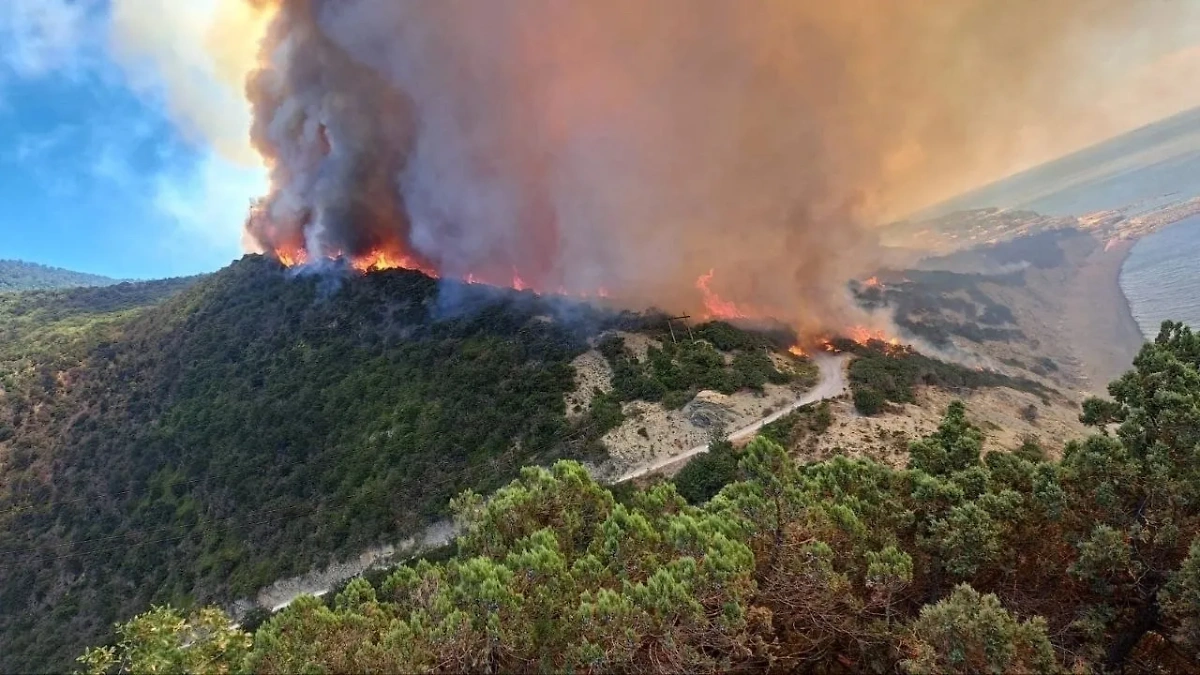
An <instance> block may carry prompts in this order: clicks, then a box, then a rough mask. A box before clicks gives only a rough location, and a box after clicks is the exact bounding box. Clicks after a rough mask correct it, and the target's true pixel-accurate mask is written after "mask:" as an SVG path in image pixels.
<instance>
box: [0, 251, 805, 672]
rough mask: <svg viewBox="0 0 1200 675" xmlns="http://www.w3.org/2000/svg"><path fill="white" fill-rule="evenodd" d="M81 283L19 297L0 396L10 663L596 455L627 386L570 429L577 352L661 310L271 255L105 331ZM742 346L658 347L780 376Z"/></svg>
mask: <svg viewBox="0 0 1200 675" xmlns="http://www.w3.org/2000/svg"><path fill="white" fill-rule="evenodd" d="M115 288H119V287H115ZM136 288H141V287H131V288H130V289H128V290H127V291H125V292H128V293H134V292H135V290H133V289H136ZM89 292H94V293H107V292H116V291H113V290H112V289H102V290H101V291H89ZM78 293H82V291H80V292H75V294H65V295H60V296H54V297H50V296H36V295H35V296H25V295H18V296H15V299H14V300H13V301H12V302H11V303H10V305H11V306H10V305H0V312H6V314H5V315H4V316H3V317H2V318H0V326H6V327H7V326H9V320H10V317H14V318H20V321H21V323H20V325H21V326H23V328H21V329H20V330H19V331H17V332H16V333H14V334H13V335H12V340H11V341H10V342H7V343H5V344H6V345H7V347H6V351H5V352H4V354H8V357H7V358H9V360H10V362H11V363H12V364H15V365H9V362H6V364H5V370H4V373H3V374H4V377H5V378H6V379H5V383H4V389H3V393H2V397H0V430H2V431H0V433H2V434H3V435H2V436H0V461H2V463H0V472H2V473H0V541H3V542H4V543H3V545H0V643H3V644H4V645H5V649H4V650H2V652H0V670H4V671H14V670H21V671H25V670H30V669H34V668H47V669H62V668H65V667H69V665H70V661H69V659H70V658H71V657H72V656H73V655H74V654H75V653H77V652H78V648H79V647H80V646H81V645H82V644H85V643H87V642H91V641H95V640H97V639H101V638H102V636H104V635H106V634H107V633H108V632H109V631H110V630H111V626H112V624H113V622H115V621H116V620H117V619H120V618H124V617H127V616H129V615H131V614H132V613H134V612H137V611H142V610H144V609H146V608H147V607H148V606H149V605H150V603H152V602H155V603H162V602H173V603H176V604H180V605H185V606H186V605H190V604H192V603H193V602H197V601H228V600H232V599H233V598H235V597H239V596H245V595H249V594H252V593H254V592H255V591H257V590H258V589H259V588H261V587H262V586H264V585H266V584H268V583H270V582H272V581H274V580H275V579H277V578H280V577H286V576H291V575H295V574H298V573H301V572H305V571H308V570H309V569H311V568H312V567H313V566H314V565H317V564H323V563H325V562H328V561H329V559H330V558H332V557H345V556H348V555H357V554H358V553H360V552H361V550H362V549H364V548H366V547H368V546H371V545H374V544H376V543H379V542H381V541H394V540H395V538H399V537H401V536H403V535H406V534H408V533H411V532H412V531H413V530H414V529H416V528H417V527H419V526H420V525H422V524H423V523H425V522H427V521H429V520H432V519H435V518H438V517H441V516H442V515H443V514H444V513H445V509H446V503H447V501H448V500H449V498H450V497H451V496H453V495H455V494H457V493H459V492H460V491H462V490H464V489H467V488H472V489H476V490H480V491H485V492H486V491H491V490H493V489H495V488H497V487H498V486H500V485H502V484H503V483H504V482H506V481H507V480H509V479H511V478H512V477H514V476H515V475H516V474H517V471H518V469H519V467H521V466H523V465H526V464H536V463H544V462H549V461H550V460H552V459H555V458H559V457H564V456H567V457H570V456H582V455H585V454H588V453H594V452H597V451H598V450H599V448H597V447H596V440H597V439H598V438H599V437H600V436H601V435H603V434H604V432H605V431H607V430H608V429H609V428H611V427H612V426H614V425H615V424H619V423H620V421H621V415H622V413H621V405H620V404H621V402H622V400H623V399H622V396H623V395H622V394H620V393H617V394H614V395H609V396H603V397H597V398H596V400H595V401H594V402H593V407H592V410H591V411H590V412H587V411H585V414H583V415H582V416H580V417H579V418H578V419H575V420H574V421H570V422H569V421H568V420H567V418H566V415H565V412H566V411H565V402H564V394H566V393H567V392H569V391H571V390H572V389H574V387H575V374H574V370H573V369H572V367H571V365H570V364H571V361H572V359H573V358H575V357H576V356H578V355H579V354H581V353H583V352H584V351H586V350H588V349H590V348H591V347H590V344H589V339H590V338H594V337H596V336H597V335H599V334H600V333H601V332H602V331H603V330H605V329H608V328H619V329H624V330H646V329H647V326H648V322H649V323H653V322H655V321H657V319H654V318H647V317H642V316H634V315H629V314H614V313H611V312H607V311H604V310H600V309H596V308H593V307H590V306H587V305H579V304H576V303H573V302H569V301H566V300H562V299H541V298H538V297H537V296H534V295H533V294H532V293H528V292H525V293H517V292H513V291H507V290H497V289H493V288H490V287H483V286H474V285H468V284H457V283H454V282H446V283H438V282H436V281H434V280H432V279H429V278H428V277H426V276H423V275H421V274H419V273H416V272H408V271H402V270H397V271H389V272H381V273H373V274H370V275H366V276H362V275H343V276H339V275H337V274H324V275H305V274H301V275H296V274H293V273H290V272H287V271H285V270H283V269H282V268H281V267H279V265H278V264H276V263H274V262H271V261H269V260H267V259H264V258H261V257H256V256H250V257H247V258H246V259H244V260H242V261H241V262H239V263H236V264H234V265H233V266H231V267H230V268H227V269H225V270H222V271H221V272H218V273H216V274H214V275H211V276H209V277H208V278H206V279H204V280H202V281H200V282H199V283H197V284H195V285H194V286H192V287H190V288H187V289H186V290H184V291H182V292H180V293H179V294H178V295H175V296H174V297H171V298H170V299H169V300H166V301H165V302H162V303H160V304H157V305H156V306H151V307H146V308H141V309H136V308H134V307H133V306H131V307H130V308H128V310H125V309H122V308H121V307H120V306H113V307H111V308H109V309H111V310H112V311H110V312H108V313H105V314H103V317H104V318H103V320H102V321H101V320H100V319H90V318H88V317H90V316H91V314H89V313H88V312H89V311H90V310H89V309H87V308H88V307H90V306H91V303H92V302H94V301H95V302H98V300H95V298H93V299H92V300H87V299H86V297H88V296H81V295H79V294H78ZM96 297H104V298H106V297H108V296H107V295H101V296H96ZM118 304H119V303H118ZM74 305H81V306H82V308H81V309H79V311H76V310H75V309H72V307H73V306H74ZM30 307H32V309H31V308H30ZM59 314H61V316H59ZM21 317H23V318H21ZM56 321H57V323H56ZM96 322H99V324H100V325H92V324H93V323H96ZM720 330H721V331H723V332H727V331H725V329H720ZM735 333H736V331H735ZM746 344H750V343H749V342H747V343H746ZM785 344H786V343H785ZM726 347H727V349H729V350H730V351H729V352H728V353H727V354H726V353H723V352H721V351H720V350H718V349H717V348H716V347H712V346H705V345H704V344H697V345H694V346H690V347H689V348H688V349H687V350H686V353H684V352H681V353H680V354H676V355H674V356H669V355H664V356H663V357H662V358H663V359H670V358H673V359H676V361H677V362H678V363H679V367H680V368H685V367H686V368H690V370H687V371H686V372H688V373H689V376H694V377H695V381H696V382H697V383H704V382H708V381H718V380H719V381H721V382H733V383H741V384H737V385H736V386H745V385H753V384H754V383H755V382H757V378H760V377H768V376H770V377H778V376H779V375H778V373H776V371H774V369H770V371H769V372H760V371H761V370H762V364H761V363H759V362H758V360H755V359H753V358H749V359H748V358H746V357H741V358H739V357H738V355H737V353H738V351H739V349H737V348H735V347H732V346H729V345H726ZM760 347H761V346H760V345H758V344H757V343H755V344H754V348H755V349H759V348H760ZM747 349H749V347H748V348H747ZM705 350H708V351H709V352H711V355H709V356H705V355H704V354H700V352H703V351H705ZM706 353H707V352H706ZM697 354H700V356H704V358H700V357H699V356H697ZM2 355H3V354H0V356H2ZM726 355H728V357H729V358H728V359H726V358H725V356H726ZM685 357H687V358H686V359H685ZM693 357H694V358H693ZM685 360H686V363H685V362H684V361H685ZM727 361H728V363H727ZM700 364H703V365H704V368H706V369H707V370H704V369H700V370H696V369H697V368H700ZM746 364H748V365H746ZM659 365H660V366H661V367H662V368H667V364H666V363H665V362H664V363H660V364H659ZM743 365H745V367H746V368H747V369H750V370H753V373H751V372H750V370H747V371H746V373H743V372H742V371H741V370H739V369H740V368H741V367H742V366H743ZM667 370H670V369H669V368H667ZM693 371H694V372H693ZM685 385H686V386H691V385H690V384H688V383H687V382H682V383H680V384H679V386H681V387H683V386H685ZM627 395H628V396H636V395H638V394H637V393H636V392H633V393H628V394H627Z"/></svg>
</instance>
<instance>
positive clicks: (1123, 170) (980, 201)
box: [927, 108, 1200, 338]
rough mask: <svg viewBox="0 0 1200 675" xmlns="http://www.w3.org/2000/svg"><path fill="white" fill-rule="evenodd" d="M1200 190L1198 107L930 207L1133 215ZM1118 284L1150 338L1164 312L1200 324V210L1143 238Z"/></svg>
mask: <svg viewBox="0 0 1200 675" xmlns="http://www.w3.org/2000/svg"><path fill="white" fill-rule="evenodd" d="M1194 197H1200V108H1197V109H1193V110H1190V111H1187V112H1184V113H1180V114H1178V115H1175V116H1173V117H1169V118H1167V119H1165V120H1162V121H1160V122H1156V123H1154V124H1151V125H1148V126H1145V127H1142V128H1140V129H1136V130H1134V131H1131V132H1129V133H1127V134H1123V135H1121V136H1117V137H1116V138H1113V139H1110V140H1107V141H1104V142H1103V143H1100V144H1098V145H1095V146H1092V147H1090V148H1086V149H1084V150H1081V151H1079V152H1076V153H1073V154H1071V155H1067V156H1066V157H1062V158H1060V159H1056V160H1054V161H1052V162H1048V163H1046V164H1043V165H1041V166H1039V167H1035V168H1033V169H1030V170H1028V171H1025V172H1022V173H1019V174H1016V175H1015V176H1010V177H1009V178H1005V179H1002V180H1000V181H997V182H995V183H992V184H990V185H986V186H984V187H982V188H979V189H977V190H973V191H971V192H968V193H966V194H963V195H961V196H959V197H956V198H954V199H952V200H949V201H947V202H945V203H943V204H940V205H938V206H937V207H934V208H933V209H930V210H929V211H928V212H927V215H940V214H942V213H948V212H950V211H957V210H962V209H973V208H982V207H989V206H996V207H1000V208H1012V209H1028V210H1031V211H1037V212H1039V213H1043V214H1047V215H1060V216H1066V215H1083V214H1085V213H1091V212H1095V211H1103V210H1109V209H1117V208H1126V209H1127V211H1126V213H1127V214H1128V215H1130V216H1133V215H1137V214H1138V213H1141V212H1145V211H1148V210H1151V209H1153V208H1156V207H1159V206H1163V205H1166V204H1169V203H1173V202H1178V201H1184V200H1187V199H1191V198H1194ZM1121 289H1122V291H1124V293H1125V297H1126V298H1127V299H1128V300H1129V305H1130V308H1131V310H1132V311H1133V316H1134V318H1135V319H1136V320H1137V323H1138V326H1139V327H1140V328H1141V330H1142V333H1143V334H1145V335H1146V337H1147V338H1153V337H1154V336H1155V335H1157V334H1158V329H1159V326H1160V325H1161V324H1162V322H1163V320H1165V319H1171V320H1174V321H1182V322H1183V323H1185V324H1188V325H1190V326H1192V327H1193V328H1196V329H1200V216H1194V217H1192V218H1188V219H1185V220H1182V221H1180V222H1178V223H1175V224H1174V225H1171V226H1169V227H1167V228H1165V229H1162V230H1159V231H1158V232H1155V233H1154V234H1151V235H1149V236H1147V237H1144V238H1142V239H1141V240H1139V241H1138V242H1137V243H1136V244H1135V245H1134V247H1133V249H1132V250H1131V251H1130V253H1129V256H1128V258H1126V260H1125V264H1124V266H1123V267H1122V270H1121Z"/></svg>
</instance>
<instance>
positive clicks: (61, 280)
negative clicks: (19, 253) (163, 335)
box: [0, 260, 120, 293]
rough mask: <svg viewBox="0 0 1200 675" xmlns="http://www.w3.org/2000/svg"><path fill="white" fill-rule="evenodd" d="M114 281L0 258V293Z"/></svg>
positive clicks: (97, 284) (104, 283)
mask: <svg viewBox="0 0 1200 675" xmlns="http://www.w3.org/2000/svg"><path fill="white" fill-rule="evenodd" d="M116 283H120V282H119V281H118V280H116V279H110V278H108V277H102V276H99V275H96V274H84V273H82V272H72V271H70V270H64V269H60V268H58V267H48V266H46V265H39V264H37V263H29V262H23V261H20V260H0V293H3V292H5V291H30V290H48V289H55V288H75V287H79V286H110V285H112V284H116Z"/></svg>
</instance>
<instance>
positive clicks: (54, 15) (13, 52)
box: [0, 0, 98, 78]
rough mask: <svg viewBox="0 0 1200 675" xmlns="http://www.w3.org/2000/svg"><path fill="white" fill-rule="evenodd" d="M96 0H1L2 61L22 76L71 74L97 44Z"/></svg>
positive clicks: (0, 32) (0, 58)
mask: <svg viewBox="0 0 1200 675" xmlns="http://www.w3.org/2000/svg"><path fill="white" fill-rule="evenodd" d="M93 7H94V2H93V0H3V1H2V2H0V42H2V43H3V45H4V47H3V50H2V51H0V63H2V64H3V66H4V67H5V68H6V69H7V70H9V71H11V72H12V73H13V74H15V75H17V76H18V77H23V78H34V77H44V76H46V75H50V74H71V73H74V72H77V71H78V69H79V68H80V67H81V64H80V61H81V59H82V57H83V56H84V55H85V54H86V53H87V52H88V50H89V49H90V48H91V47H92V46H94V45H95V42H96V37H97V35H98V32H97V31H96V30H95V25H94V17H93V14H92V11H91V10H92V8H93Z"/></svg>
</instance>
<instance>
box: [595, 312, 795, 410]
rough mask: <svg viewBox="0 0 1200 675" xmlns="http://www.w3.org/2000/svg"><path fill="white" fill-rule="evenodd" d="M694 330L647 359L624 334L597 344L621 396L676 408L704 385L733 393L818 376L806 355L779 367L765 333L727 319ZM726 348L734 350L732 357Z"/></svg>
mask: <svg viewBox="0 0 1200 675" xmlns="http://www.w3.org/2000/svg"><path fill="white" fill-rule="evenodd" d="M693 334H694V335H695V336H696V339H695V340H685V341H683V342H680V343H678V344H676V343H674V342H666V343H664V344H663V346H662V347H661V348H659V347H651V348H649V349H648V350H647V354H646V356H645V358H644V359H638V358H637V357H636V356H635V355H634V353H633V352H632V351H631V350H630V349H629V347H628V346H627V345H626V344H625V340H624V338H622V337H621V336H619V335H607V336H605V337H604V338H602V339H601V340H600V341H599V342H598V343H597V345H596V348H597V350H598V351H599V352H600V353H601V354H602V355H603V356H604V357H605V358H606V359H607V360H608V362H609V365H611V366H612V370H613V394H614V395H615V397H616V398H617V400H619V401H637V400H641V401H650V402H662V404H663V406H664V407H665V408H667V409H668V410H674V409H678V408H682V407H683V406H685V405H687V403H688V402H689V401H691V400H692V398H694V397H695V395H696V392H698V391H700V390H701V389H712V390H714V391H719V392H721V393H723V394H733V393H735V392H737V391H739V390H742V389H750V390H753V391H762V389H763V387H764V386H765V385H766V384H768V383H770V384H787V383H789V382H796V383H797V384H798V385H800V386H808V385H811V384H814V383H815V382H816V379H817V372H818V371H817V368H816V366H815V364H813V363H812V362H811V361H809V360H807V359H794V358H793V359H792V362H791V363H790V364H789V365H788V366H787V367H784V368H783V369H780V368H779V367H777V366H776V364H775V362H774V361H772V359H771V357H770V356H769V355H768V352H767V349H769V348H771V347H773V346H775V345H774V344H773V343H772V341H771V340H770V339H769V338H768V337H765V336H763V335H760V334H757V333H753V332H750V331H744V330H742V329H739V328H737V327H735V326H732V325H730V324H727V323H724V322H712V323H707V324H702V325H701V326H698V327H697V328H695V329H694V330H693ZM726 354H732V358H731V359H728V362H727V359H726Z"/></svg>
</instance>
